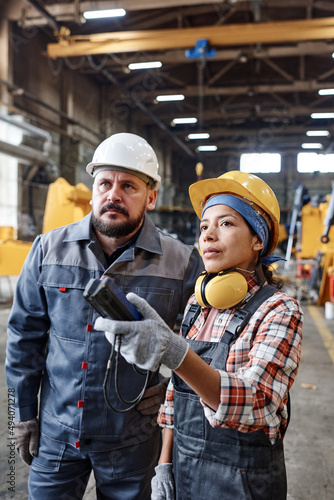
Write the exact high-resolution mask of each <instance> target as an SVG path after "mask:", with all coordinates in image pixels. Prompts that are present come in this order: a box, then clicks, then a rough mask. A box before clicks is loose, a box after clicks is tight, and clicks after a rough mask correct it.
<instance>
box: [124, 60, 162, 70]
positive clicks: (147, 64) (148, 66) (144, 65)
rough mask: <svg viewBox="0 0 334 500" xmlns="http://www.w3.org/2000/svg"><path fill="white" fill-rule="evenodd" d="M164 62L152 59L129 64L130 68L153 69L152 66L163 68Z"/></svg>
mask: <svg viewBox="0 0 334 500" xmlns="http://www.w3.org/2000/svg"><path fill="white" fill-rule="evenodd" d="M161 66H162V63H161V62H160V61H150V62H141V63H131V64H129V65H128V68H129V69H131V70H133V69H152V68H161Z"/></svg>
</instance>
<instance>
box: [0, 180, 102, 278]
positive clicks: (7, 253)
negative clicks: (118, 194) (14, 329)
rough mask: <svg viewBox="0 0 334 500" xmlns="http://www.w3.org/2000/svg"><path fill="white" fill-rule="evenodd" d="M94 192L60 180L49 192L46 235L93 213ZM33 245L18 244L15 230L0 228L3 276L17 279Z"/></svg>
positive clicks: (44, 222) (44, 223)
mask: <svg viewBox="0 0 334 500" xmlns="http://www.w3.org/2000/svg"><path fill="white" fill-rule="evenodd" d="M91 197H92V193H91V191H90V190H89V189H88V188H87V187H86V186H85V185H84V184H82V183H79V184H77V185H76V186H71V184H69V183H68V182H67V181H66V180H65V179H63V178H62V177H59V179H57V180H56V181H55V182H53V183H51V184H50V186H49V189H48V194H47V199H46V205H45V212H44V220H43V233H46V232H47V231H50V230H51V229H54V228H56V227H60V226H64V225H66V224H69V223H71V222H76V221H79V220H81V219H82V218H83V217H84V216H85V215H87V214H88V213H89V212H90V200H91ZM31 245H32V243H31V242H26V241H20V240H17V239H16V237H15V230H14V228H13V227H7V226H3V227H0V276H17V275H18V274H20V272H21V269H22V266H23V263H24V261H25V259H26V257H27V255H28V252H29V250H30V248H31Z"/></svg>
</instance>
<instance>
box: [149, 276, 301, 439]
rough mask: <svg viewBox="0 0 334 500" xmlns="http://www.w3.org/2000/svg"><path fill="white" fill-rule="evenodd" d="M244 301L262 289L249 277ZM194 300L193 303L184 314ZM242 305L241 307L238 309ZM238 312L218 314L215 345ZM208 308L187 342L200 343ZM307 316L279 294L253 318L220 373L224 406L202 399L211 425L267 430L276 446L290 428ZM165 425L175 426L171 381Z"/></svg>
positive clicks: (164, 411) (164, 407)
mask: <svg viewBox="0 0 334 500" xmlns="http://www.w3.org/2000/svg"><path fill="white" fill-rule="evenodd" d="M247 281H248V293H247V295H246V297H245V299H244V301H243V303H246V302H247V301H248V300H249V299H250V298H251V296H252V295H253V294H254V293H255V292H256V291H257V290H258V289H259V286H258V285H257V283H256V282H255V281H254V280H253V279H248V280H247ZM195 303H196V299H195V297H194V296H192V297H191V298H190V299H189V302H188V305H187V308H186V311H185V314H186V312H187V311H188V308H189V307H190V304H195ZM239 307H240V306H239ZM241 307H242V306H241ZM235 310H236V309H235V308H232V309H225V310H221V311H219V312H218V314H217V316H216V318H215V321H214V325H213V328H212V332H211V342H219V341H220V339H221V338H222V336H223V335H224V331H225V329H226V327H227V325H228V324H229V322H230V320H231V318H232V316H233V314H234V312H235ZM209 312H210V308H202V310H201V314H200V315H199V316H198V318H197V320H196V321H195V323H194V325H193V326H192V328H191V329H190V331H189V332H188V334H187V338H189V339H193V340H196V336H197V335H198V333H199V332H200V331H201V329H202V327H203V325H204V323H205V320H206V318H207V316H208V314H209ZM302 322H303V312H302V309H301V307H300V305H299V304H298V302H297V301H295V300H294V299H293V298H291V297H289V296H288V295H287V294H285V293H283V292H281V291H278V292H276V293H275V294H274V295H272V296H271V297H270V298H269V299H267V300H266V301H265V302H263V304H261V306H260V307H259V308H258V309H257V311H256V312H255V313H254V314H253V316H252V317H251V319H250V321H249V323H248V325H247V326H246V328H245V329H244V330H243V332H242V333H241V335H240V337H239V338H238V339H237V341H236V342H235V343H234V344H233V346H232V348H231V350H230V352H229V355H228V358H227V362H226V371H224V370H218V371H219V373H220V404H219V407H218V409H217V411H216V412H215V411H214V410H212V409H211V408H209V407H208V406H207V405H206V404H205V403H204V402H203V401H202V400H201V403H202V405H203V408H204V414H205V416H206V418H207V419H208V421H209V423H210V424H211V425H212V426H213V427H216V426H221V427H230V428H233V429H237V430H238V431H241V432H252V431H255V430H259V429H263V430H264V432H265V433H266V434H267V436H268V437H269V439H270V440H271V442H272V443H274V442H275V441H276V439H277V438H278V437H279V436H280V435H281V431H282V430H284V429H285V428H286V426H287V418H288V413H287V393H288V391H289V389H290V388H291V386H292V384H293V381H294V379H295V377H296V374H297V371H298V366H299V361H300V353H301V338H302V324H303V323H302ZM158 422H159V425H160V426H161V427H170V428H172V427H173V422H174V391H173V385H172V383H171V382H170V383H169V386H168V388H167V393H166V399H165V403H164V404H163V405H162V406H161V408H160V412H159V418H158Z"/></svg>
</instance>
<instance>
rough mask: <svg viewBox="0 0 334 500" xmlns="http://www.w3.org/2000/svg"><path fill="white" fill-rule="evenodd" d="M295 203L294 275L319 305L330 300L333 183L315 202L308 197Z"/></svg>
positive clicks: (333, 286) (333, 287)
mask: <svg viewBox="0 0 334 500" xmlns="http://www.w3.org/2000/svg"><path fill="white" fill-rule="evenodd" d="M297 191H298V190H297ZM300 192H301V191H300ZM297 194H298V193H297ZM299 198H300V196H299ZM298 206H299V211H300V215H301V222H300V223H299V230H298V231H297V232H298V235H297V244H296V248H295V258H296V268H297V273H296V276H295V277H296V278H297V280H298V279H301V280H303V281H304V282H305V281H306V282H307V290H308V297H307V298H308V299H311V300H312V301H313V302H316V303H317V305H319V306H323V305H324V304H325V303H326V302H328V301H330V302H333V303H334V183H333V185H332V193H331V195H327V196H326V197H325V198H324V199H323V200H322V201H320V202H319V203H315V202H314V200H310V202H308V203H307V204H305V205H303V206H301V204H300V203H299V205H298V203H296V204H295V207H297V208H298ZM295 216H296V214H295ZM295 218H296V217H295ZM297 227H298V224H297ZM291 234H292V231H291V232H290V236H291ZM287 267H288V266H287Z"/></svg>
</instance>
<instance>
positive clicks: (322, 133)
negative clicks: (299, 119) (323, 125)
mask: <svg viewBox="0 0 334 500" xmlns="http://www.w3.org/2000/svg"><path fill="white" fill-rule="evenodd" d="M306 135H307V136H308V137H328V136H329V131H328V130H308V131H307V132H306Z"/></svg>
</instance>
